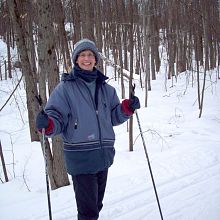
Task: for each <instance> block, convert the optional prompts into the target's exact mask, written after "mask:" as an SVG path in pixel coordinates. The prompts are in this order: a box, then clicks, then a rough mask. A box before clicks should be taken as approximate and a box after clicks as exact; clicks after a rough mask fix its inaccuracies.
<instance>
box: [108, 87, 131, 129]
mask: <svg viewBox="0 0 220 220" xmlns="http://www.w3.org/2000/svg"><path fill="white" fill-rule="evenodd" d="M111 100H112V101H111V106H112V110H111V120H112V125H113V126H116V125H120V124H122V123H124V122H125V121H127V120H128V119H129V118H130V117H129V116H128V115H126V114H125V113H124V112H123V111H122V108H121V103H120V101H119V98H118V95H117V93H116V91H115V89H114V90H113V97H112V98H111Z"/></svg>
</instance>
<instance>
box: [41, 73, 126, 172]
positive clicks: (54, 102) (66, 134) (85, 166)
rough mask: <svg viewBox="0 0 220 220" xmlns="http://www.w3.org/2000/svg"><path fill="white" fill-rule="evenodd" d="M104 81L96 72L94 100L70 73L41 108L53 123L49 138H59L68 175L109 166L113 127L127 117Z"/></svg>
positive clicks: (111, 152) (112, 148) (113, 140)
mask: <svg viewBox="0 0 220 220" xmlns="http://www.w3.org/2000/svg"><path fill="white" fill-rule="evenodd" d="M97 71H98V70H97ZM106 79H107V77H105V76H104V75H103V74H102V73H101V72H100V71H98V78H97V79H96V92H95V99H94V98H93V96H92V94H91V92H90V90H89V88H88V87H87V85H86V83H85V82H84V81H83V80H82V79H81V78H78V77H77V76H76V75H74V71H72V72H71V73H70V74H64V75H63V77H62V81H61V82H60V83H59V84H58V85H57V87H56V88H55V89H54V91H53V92H52V93H51V96H50V98H49V100H48V102H47V105H46V107H45V111H46V113H47V114H48V115H49V117H50V118H51V119H52V120H53V122H54V129H53V133H52V134H51V135H50V136H51V137H52V136H54V135H57V134H61V136H62V138H63V142H64V157H65V161H66V166H67V172H68V173H69V174H70V175H78V174H90V173H96V172H98V171H102V170H104V169H106V168H108V167H110V166H111V165H112V163H113V159H114V155H115V149H114V142H115V133H114V130H113V126H116V125H119V124H121V123H123V122H125V121H126V120H127V119H128V118H129V116H127V115H125V114H124V113H123V112H122V110H121V104H120V101H119V98H118V96H117V94H116V91H115V89H114V88H113V87H112V86H110V85H109V84H107V83H106V82H105V80H106Z"/></svg>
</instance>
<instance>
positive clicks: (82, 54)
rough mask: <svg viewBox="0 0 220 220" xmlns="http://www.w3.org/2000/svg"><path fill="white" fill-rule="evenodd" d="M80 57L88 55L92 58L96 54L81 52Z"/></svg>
mask: <svg viewBox="0 0 220 220" xmlns="http://www.w3.org/2000/svg"><path fill="white" fill-rule="evenodd" d="M79 57H81V58H85V57H88V58H89V59H92V58H95V55H94V54H93V53H88V54H86V53H81V54H79Z"/></svg>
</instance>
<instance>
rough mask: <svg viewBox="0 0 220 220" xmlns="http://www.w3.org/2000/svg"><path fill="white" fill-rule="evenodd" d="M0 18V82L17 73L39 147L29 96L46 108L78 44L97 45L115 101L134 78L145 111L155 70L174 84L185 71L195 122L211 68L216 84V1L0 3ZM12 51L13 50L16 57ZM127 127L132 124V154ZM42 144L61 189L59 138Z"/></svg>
mask: <svg viewBox="0 0 220 220" xmlns="http://www.w3.org/2000/svg"><path fill="white" fill-rule="evenodd" d="M0 18H1V19H0V38H1V39H2V40H3V41H4V42H5V43H6V44H7V57H0V67H1V68H0V79H1V80H5V79H7V78H12V77H13V71H14V70H15V69H16V68H20V70H21V72H22V77H21V78H20V79H18V82H17V85H19V83H20V82H21V81H22V80H23V81H24V82H25V89H26V97H27V110H28V117H29V124H30V134H31V140H32V141H39V140H41V137H40V136H39V134H38V132H37V131H36V128H35V117H36V114H37V113H38V112H39V110H40V109H39V106H38V103H37V102H36V99H35V96H36V95H38V94H40V95H41V97H42V98H43V102H44V103H46V100H47V98H48V95H49V94H50V93H51V91H52V90H53V89H54V87H55V86H56V85H57V83H58V82H59V74H60V73H62V72H69V71H70V70H71V68H72V64H71V52H72V51H73V46H74V44H75V43H76V42H77V41H78V40H80V39H81V38H89V39H91V40H93V41H95V42H96V45H97V47H98V48H99V51H100V53H101V57H102V62H100V64H99V66H98V68H99V69H101V70H102V71H103V72H104V73H106V67H107V66H108V65H112V66H114V67H115V77H114V78H115V80H119V81H120V85H121V94H119V95H120V96H121V98H125V86H124V83H125V81H126V80H127V81H129V85H130V86H129V90H130V91H131V85H132V80H133V78H134V77H133V76H134V74H137V75H138V76H139V80H140V85H141V87H142V88H143V89H144V91H145V94H146V95H145V101H144V103H145V107H147V104H148V91H149V90H151V80H156V78H157V73H159V72H160V68H161V64H162V63H163V64H165V65H166V75H167V79H172V80H177V76H178V74H180V73H182V72H186V71H188V72H189V74H190V77H191V78H192V79H195V81H196V86H197V91H198V92H197V96H198V97H197V98H198V109H199V117H201V115H202V107H203V99H204V89H205V81H206V77H207V75H208V74H209V73H210V70H214V69H216V80H218V79H219V77H220V74H219V68H217V67H219V65H220V47H219V46H220V45H219V44H220V3H219V1H218V0H114V1H111V0H75V1H72V0H63V1H62V0H35V1H33V0H6V1H5V0H1V1H0ZM11 49H17V55H16V57H13V56H12V55H11ZM126 70H127V71H126ZM127 73H129V74H127ZM192 81H194V80H192ZM47 91H48V94H47ZM130 91H129V92H130ZM3 107H4V106H3ZM3 107H2V108H3ZM2 108H1V110H2ZM132 126H133V121H132V119H131V120H130V121H129V143H130V144H129V145H130V146H129V150H131V151H132V150H133V148H132V147H133V136H132ZM47 145H48V148H47V149H48V155H49V176H50V183H51V187H52V189H56V188H58V187H60V186H64V185H68V184H69V180H68V177H67V174H66V169H65V165H64V161H63V155H62V147H61V146H62V143H61V140H60V138H59V137H55V138H53V139H52V146H53V147H52V148H50V143H49V141H48V140H47Z"/></svg>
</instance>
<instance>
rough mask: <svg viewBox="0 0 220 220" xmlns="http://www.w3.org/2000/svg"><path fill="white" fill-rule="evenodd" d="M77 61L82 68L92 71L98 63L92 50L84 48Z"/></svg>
mask: <svg viewBox="0 0 220 220" xmlns="http://www.w3.org/2000/svg"><path fill="white" fill-rule="evenodd" d="M76 63H77V64H78V65H79V67H80V68H81V69H83V70H88V71H92V70H93V67H94V66H95V63H96V59H95V55H94V53H93V52H92V51H91V50H84V51H82V52H81V53H80V54H79V55H78V58H77V60H76Z"/></svg>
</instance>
